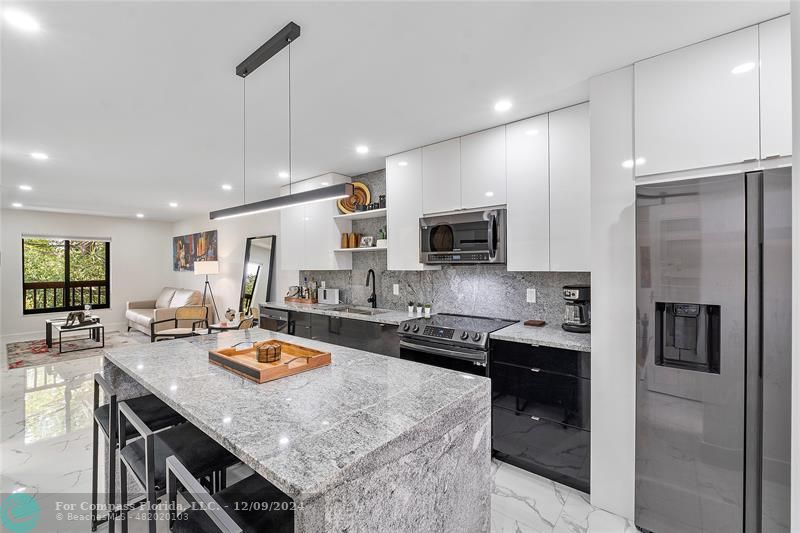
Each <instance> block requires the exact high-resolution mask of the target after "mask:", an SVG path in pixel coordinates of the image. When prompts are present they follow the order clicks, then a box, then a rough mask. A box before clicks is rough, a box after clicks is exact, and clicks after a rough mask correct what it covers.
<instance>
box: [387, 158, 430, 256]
mask: <svg viewBox="0 0 800 533" xmlns="http://www.w3.org/2000/svg"><path fill="white" fill-rule="evenodd" d="M421 216H422V148H417V149H416V150H410V151H408V152H405V153H402V154H397V155H393V156H391V157H387V158H386V233H387V235H388V239H389V248H388V249H387V250H386V267H387V268H388V269H389V270H423V269H424V268H425V266H424V265H423V264H422V263H420V262H419V219H420V217H421Z"/></svg>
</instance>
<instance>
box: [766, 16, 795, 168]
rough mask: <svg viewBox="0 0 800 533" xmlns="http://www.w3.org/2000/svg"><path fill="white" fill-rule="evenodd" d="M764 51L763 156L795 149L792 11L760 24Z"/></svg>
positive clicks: (785, 152)
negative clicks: (793, 135) (790, 22)
mask: <svg viewBox="0 0 800 533" xmlns="http://www.w3.org/2000/svg"><path fill="white" fill-rule="evenodd" d="M758 34H759V43H760V47H759V50H760V52H761V158H762V159H768V158H773V157H778V156H788V155H791V153H792V60H791V37H790V29H789V15H786V16H785V17H781V18H778V19H774V20H770V21H769V22H765V23H763V24H759V26H758Z"/></svg>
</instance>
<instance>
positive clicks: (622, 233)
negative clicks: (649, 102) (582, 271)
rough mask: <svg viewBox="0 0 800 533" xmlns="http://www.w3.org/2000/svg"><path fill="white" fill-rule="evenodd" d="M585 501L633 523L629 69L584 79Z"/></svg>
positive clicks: (633, 242)
mask: <svg viewBox="0 0 800 533" xmlns="http://www.w3.org/2000/svg"><path fill="white" fill-rule="evenodd" d="M590 113H591V166H592V172H591V220H592V245H591V249H592V253H591V257H592V452H591V498H592V504H593V505H595V506H597V507H602V508H604V509H607V510H609V511H612V512H614V513H617V514H619V515H622V516H625V517H627V518H629V519H631V520H633V514H634V480H635V470H634V466H635V463H634V454H635V446H636V431H635V429H636V427H635V424H636V217H635V211H636V209H635V208H636V206H635V202H636V191H635V188H634V184H633V170H632V169H625V168H623V167H622V162H623V161H625V160H626V159H633V67H627V68H624V69H621V70H617V71H614V72H610V73H608V74H604V75H602V76H597V77H595V78H592V80H591V81H590Z"/></svg>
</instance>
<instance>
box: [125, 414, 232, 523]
mask: <svg viewBox="0 0 800 533" xmlns="http://www.w3.org/2000/svg"><path fill="white" fill-rule="evenodd" d="M128 424H130V425H131V426H132V427H133V430H134V432H135V433H134V434H135V435H136V436H137V437H141V438H137V439H136V440H134V441H132V442H128V431H127V427H128ZM119 449H120V452H119V455H120V469H119V470H120V472H119V473H120V499H121V500H122V501H121V502H120V504H121V512H120V517H121V519H122V531H123V533H127V531H128V511H129V508H128V490H127V487H128V470H130V471H131V472H132V473H133V475H134V477H136V480H137V481H138V482H139V483H140V484H141V485H142V486H143V487H144V488H145V494H146V501H147V507H148V511H149V512H148V514H149V517H148V528H149V531H150V533H155V532H156V519H155V516H154V513H152V510H153V508H154V506H155V505H156V503H158V499H159V498H160V497H161V496H163V495H164V494H166V492H167V474H166V461H167V457H169V456H172V455H174V456H176V457H178V458H179V460H180V461H181V462H182V463H183V464H184V465H186V468H187V469H188V470H189V471H190V472H192V474H193V475H194V476H195V477H197V478H208V479H210V480H212V481H211V485H212V486H213V488H214V490H219V489H222V488H224V484H225V482H224V472H225V469H226V468H228V467H229V466H232V465H234V464H236V463H238V462H239V460H238V459H237V458H236V456H234V455H233V454H231V453H230V452H228V450H226V449H225V448H223V447H222V446H220V445H219V444H217V442H216V441H215V440H214V439H212V438H211V437H209V436H208V435H206V434H205V433H203V432H202V431H201V430H200V429H198V428H197V427H196V426H195V425H194V424H191V423H189V422H186V423H184V424H180V425H177V426H174V427H171V428H169V429H165V430H163V431H159V432H158V433H156V432H154V431H153V430H152V429H151V428H149V427H148V426H147V424H146V423H145V422H144V421H143V420H142V419H141V418H139V416H138V415H137V414H136V413H135V412H134V410H133V409H132V408H131V406H130V405H128V402H127V401H124V402H120V403H119Z"/></svg>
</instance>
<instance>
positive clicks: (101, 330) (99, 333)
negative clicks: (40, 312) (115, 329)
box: [45, 319, 106, 354]
mask: <svg viewBox="0 0 800 533" xmlns="http://www.w3.org/2000/svg"><path fill="white" fill-rule="evenodd" d="M66 323H67V321H66V320H64V319H61V320H47V321H46V323H45V324H46V329H47V335H46V341H47V347H48V348H52V347H53V331H54V330H55V331H57V332H58V353H60V354H62V353H66V352H80V351H83V350H93V349H96V348H104V347H105V345H106V331H105V327H104V326H103V324H101V323H100V322H99V321H97V322H93V323H91V324H84V325H82V326H75V327H70V328H68V327H66ZM73 331H85V332H88V333H89V337H87V338H88V339H90V340H93V341H95V342H98V343H100V346H87V347H86V348H76V349H74V350H66V351H65V350H63V349H62V344H63V343H62V341H63V334H64V333H71V332H73Z"/></svg>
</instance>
